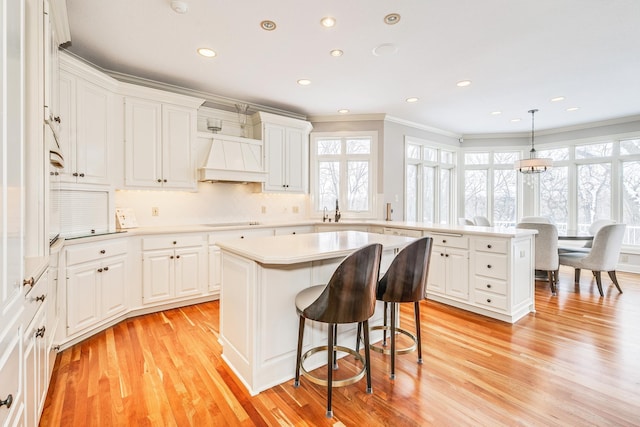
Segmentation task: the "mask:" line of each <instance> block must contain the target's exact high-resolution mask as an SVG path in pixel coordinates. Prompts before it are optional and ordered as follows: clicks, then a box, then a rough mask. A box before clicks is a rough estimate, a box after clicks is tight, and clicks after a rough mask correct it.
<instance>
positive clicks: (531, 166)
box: [513, 110, 553, 174]
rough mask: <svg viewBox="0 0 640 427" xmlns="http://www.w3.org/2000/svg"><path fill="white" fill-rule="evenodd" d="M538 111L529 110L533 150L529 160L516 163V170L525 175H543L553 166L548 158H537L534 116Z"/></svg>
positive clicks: (530, 152)
mask: <svg viewBox="0 0 640 427" xmlns="http://www.w3.org/2000/svg"><path fill="white" fill-rule="evenodd" d="M537 112H538V110H529V113H531V150H529V158H528V159H522V160H518V161H516V162H515V164H514V165H513V167H514V169H517V170H519V171H520V172H522V173H524V174H534V173H542V172H545V171H546V170H547V169H549V168H551V167H552V166H553V160H551V159H547V158H538V157H537V156H536V149H535V147H534V145H533V139H534V116H535V114H536V113H537Z"/></svg>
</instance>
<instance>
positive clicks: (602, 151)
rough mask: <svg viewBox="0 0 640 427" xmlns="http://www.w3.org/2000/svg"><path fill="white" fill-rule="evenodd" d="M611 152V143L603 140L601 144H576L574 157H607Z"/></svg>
mask: <svg viewBox="0 0 640 427" xmlns="http://www.w3.org/2000/svg"><path fill="white" fill-rule="evenodd" d="M612 152H613V144H612V143H610V142H605V143H601V144H588V145H576V159H592V158H594V157H609V156H611V153H612Z"/></svg>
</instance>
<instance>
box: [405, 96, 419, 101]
mask: <svg viewBox="0 0 640 427" xmlns="http://www.w3.org/2000/svg"><path fill="white" fill-rule="evenodd" d="M418 99H420V98H416V97H415V96H412V97H411V98H407V99H406V101H407V102H409V103H411V102H418Z"/></svg>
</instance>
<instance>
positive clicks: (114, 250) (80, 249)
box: [67, 240, 127, 265]
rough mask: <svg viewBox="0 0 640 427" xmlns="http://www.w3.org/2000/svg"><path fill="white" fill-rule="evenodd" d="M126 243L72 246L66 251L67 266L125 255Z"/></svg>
mask: <svg viewBox="0 0 640 427" xmlns="http://www.w3.org/2000/svg"><path fill="white" fill-rule="evenodd" d="M126 253H127V241H126V240H117V241H102V242H95V243H89V244H85V245H78V246H73V247H71V248H69V249H67V265H74V264H80V263H83V262H87V261H94V260H96V259H101V258H105V257H109V256H114V255H120V254H126Z"/></svg>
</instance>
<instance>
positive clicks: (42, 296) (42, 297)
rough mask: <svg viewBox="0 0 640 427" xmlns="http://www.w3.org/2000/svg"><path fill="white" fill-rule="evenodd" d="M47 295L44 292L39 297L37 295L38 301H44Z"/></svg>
mask: <svg viewBox="0 0 640 427" xmlns="http://www.w3.org/2000/svg"><path fill="white" fill-rule="evenodd" d="M46 297H47V296H46V295H45V294H42V295H40V296H39V297H36V302H38V301H44V299H45V298H46Z"/></svg>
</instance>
